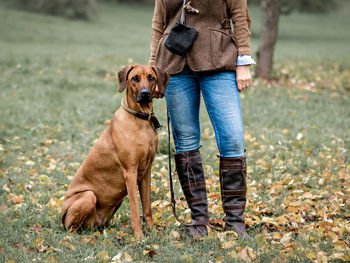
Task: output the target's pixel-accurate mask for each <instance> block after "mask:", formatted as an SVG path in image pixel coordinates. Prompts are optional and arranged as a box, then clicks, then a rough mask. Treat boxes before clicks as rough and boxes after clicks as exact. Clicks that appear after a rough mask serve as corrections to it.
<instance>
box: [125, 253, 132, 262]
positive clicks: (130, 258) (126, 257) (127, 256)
mask: <svg viewBox="0 0 350 263" xmlns="http://www.w3.org/2000/svg"><path fill="white" fill-rule="evenodd" d="M124 259H125V261H126V262H132V261H134V259H133V258H132V257H131V256H130V255H129V254H128V253H126V252H125V254H124Z"/></svg>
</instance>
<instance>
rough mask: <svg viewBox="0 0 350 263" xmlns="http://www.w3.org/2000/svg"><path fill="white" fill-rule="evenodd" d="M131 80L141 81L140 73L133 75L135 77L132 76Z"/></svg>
mask: <svg viewBox="0 0 350 263" xmlns="http://www.w3.org/2000/svg"><path fill="white" fill-rule="evenodd" d="M131 80H132V81H134V82H139V81H140V79H139V76H138V75H135V76H133V77H132V78H131Z"/></svg>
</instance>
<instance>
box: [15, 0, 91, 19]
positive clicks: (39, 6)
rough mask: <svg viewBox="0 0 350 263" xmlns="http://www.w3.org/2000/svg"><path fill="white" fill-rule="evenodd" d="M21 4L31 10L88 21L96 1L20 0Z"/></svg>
mask: <svg viewBox="0 0 350 263" xmlns="http://www.w3.org/2000/svg"><path fill="white" fill-rule="evenodd" d="M20 3H21V5H22V7H24V8H26V9H29V10H33V11H38V12H43V13H49V14H53V15H63V16H68V17H72V18H79V19H88V18H89V17H90V16H91V15H92V14H93V13H94V6H95V0H20Z"/></svg>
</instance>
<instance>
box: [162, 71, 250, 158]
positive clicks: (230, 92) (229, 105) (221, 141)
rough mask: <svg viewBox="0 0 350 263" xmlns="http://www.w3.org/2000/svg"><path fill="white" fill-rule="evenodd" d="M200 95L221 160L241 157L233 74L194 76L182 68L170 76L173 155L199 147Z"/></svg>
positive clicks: (168, 97) (168, 93)
mask: <svg viewBox="0 0 350 263" xmlns="http://www.w3.org/2000/svg"><path fill="white" fill-rule="evenodd" d="M201 93H202V95H203V99H204V102H205V105H206V108H207V111H208V114H209V118H210V121H211V123H212V125H213V128H214V131H215V138H216V143H217V146H218V149H219V152H220V156H222V157H243V156H244V130H243V121H242V112H241V105H240V99H239V92H238V89H237V84H236V75H235V73H234V72H229V71H228V72H215V73H213V72H211V73H207V72H206V73H195V72H192V71H191V70H188V69H185V70H184V71H182V72H181V73H179V74H176V75H173V76H171V77H170V81H169V84H168V87H167V89H166V92H165V98H166V101H167V104H168V110H169V113H170V120H171V126H172V132H173V138H174V143H175V150H176V153H183V152H187V151H192V150H196V149H198V148H199V147H200V136H201V132H200V124H199V109H200V101H201Z"/></svg>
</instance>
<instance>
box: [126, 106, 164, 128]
mask: <svg viewBox="0 0 350 263" xmlns="http://www.w3.org/2000/svg"><path fill="white" fill-rule="evenodd" d="M121 106H122V107H123V109H124V110H126V111H127V112H128V113H130V114H132V115H134V116H135V117H137V118H139V119H142V120H145V121H149V122H151V123H152V124H153V127H154V129H155V130H156V131H159V130H160V128H161V127H162V126H161V125H160V123H159V121H158V119H157V117H156V115H155V114H154V112H153V111H152V112H150V113H145V112H141V111H135V110H133V109H130V108H129V107H128V106H126V105H125V104H124V101H122V105H121Z"/></svg>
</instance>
